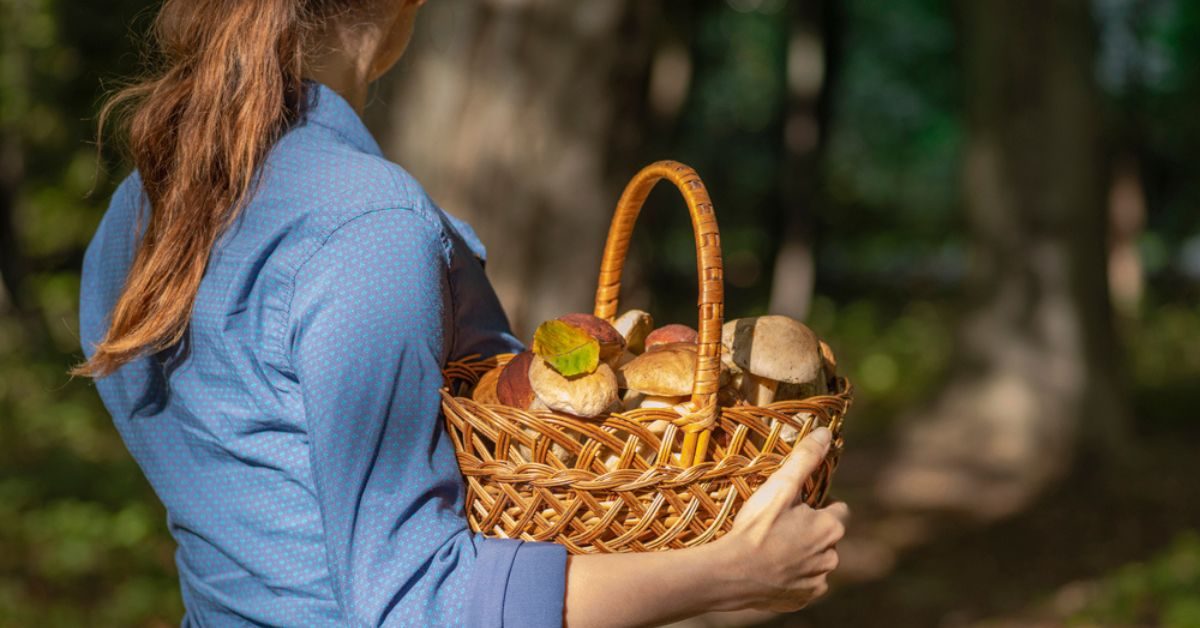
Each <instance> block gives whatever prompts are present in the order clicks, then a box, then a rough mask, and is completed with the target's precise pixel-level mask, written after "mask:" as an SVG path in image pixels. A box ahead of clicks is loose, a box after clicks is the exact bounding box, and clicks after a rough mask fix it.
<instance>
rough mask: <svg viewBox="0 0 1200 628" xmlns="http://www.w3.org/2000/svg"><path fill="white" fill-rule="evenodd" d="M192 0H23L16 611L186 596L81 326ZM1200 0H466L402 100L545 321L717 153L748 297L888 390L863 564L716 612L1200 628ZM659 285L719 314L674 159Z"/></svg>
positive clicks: (663, 305) (13, 101) (400, 152)
mask: <svg viewBox="0 0 1200 628" xmlns="http://www.w3.org/2000/svg"><path fill="white" fill-rule="evenodd" d="M154 4H155V3H152V2H147V1H145V0H108V1H107V2H78V1H69V0H0V280H2V283H0V625H4V626H10V625H11V626H34V625H37V626H52V625H62V626H77V625H94V626H137V625H170V624H177V622H178V619H179V617H180V613H181V604H180V600H179V594H178V587H177V583H176V580H175V576H174V567H173V559H172V552H173V544H172V542H171V540H170V538H169V537H168V536H167V534H166V528H165V525H164V517H165V515H164V512H163V511H162V508H161V506H160V505H159V504H158V502H157V501H156V499H155V497H154V495H153V493H152V491H151V490H150V488H149V486H148V484H147V483H146V482H145V481H144V480H143V478H142V476H141V475H140V472H139V471H138V469H137V467H136V466H135V465H134V463H133V462H132V460H131V459H130V458H129V456H128V455H127V453H126V451H125V449H124V447H123V445H122V444H121V442H120V440H119V438H118V436H117V434H116V433H115V431H114V430H113V429H112V427H111V425H110V422H109V419H108V417H107V415H106V414H105V412H104V410H103V408H102V407H101V405H100V403H99V400H98V398H97V396H96V394H95V392H94V389H93V387H92V386H91V385H90V384H89V382H87V381H82V380H76V381H71V380H69V379H68V378H67V376H66V375H65V371H66V369H67V368H68V366H69V365H70V364H72V363H73V362H74V361H76V360H77V359H79V357H80V355H81V352H80V349H79V346H78V337H77V322H76V303H77V291H78V287H79V280H78V271H79V267H80V263H81V257H82V251H83V250H84V247H85V246H86V244H87V242H88V239H89V238H90V236H91V234H92V231H93V229H94V228H95V226H96V225H97V223H98V221H99V220H100V217H101V214H102V212H103V210H104V207H105V205H106V202H107V199H108V196H109V194H110V193H111V191H112V190H113V189H114V187H115V185H116V183H117V182H118V181H119V180H120V179H121V178H122V177H123V176H124V175H125V174H126V172H127V168H128V166H127V165H126V164H125V163H123V162H122V160H121V156H120V155H119V153H117V152H115V151H109V150H107V149H106V151H105V152H104V154H103V155H101V156H98V155H97V151H96V146H95V143H94V137H93V135H94V132H95V115H96V111H97V108H98V104H99V102H100V101H101V98H102V96H103V94H104V93H105V92H106V90H110V89H112V88H113V87H114V86H115V85H117V84H118V82H119V81H120V79H121V77H127V76H129V75H131V74H132V73H135V72H136V71H137V70H138V68H139V67H140V58H141V57H140V52H141V50H142V48H143V41H142V34H143V33H144V32H145V31H146V27H147V25H148V24H149V20H150V19H151V18H152V15H153V6H154ZM1198 102H1200V3H1196V2H1193V1H1191V0H961V1H958V2H954V1H952V0H726V1H718V0H705V1H691V2H689V1H685V0H661V1H658V2H647V1H645V0H641V1H637V0H590V1H586V2H562V1H556V0H435V1H433V2H430V3H429V4H428V6H427V7H426V8H425V9H424V14H423V16H422V18H421V21H420V23H419V24H418V27H417V34H416V38H415V40H414V43H413V46H412V49H411V50H410V53H409V55H408V56H407V57H406V59H405V60H404V61H402V63H401V65H400V66H399V67H398V68H397V69H396V70H395V71H393V72H392V73H391V75H389V77H387V78H386V79H385V80H384V81H382V82H381V84H380V85H379V87H378V89H377V90H376V92H375V94H374V95H373V97H372V102H371V105H370V106H369V108H368V118H369V123H370V125H371V126H372V128H373V129H374V130H375V132H376V134H377V136H378V137H379V139H380V141H381V143H382V144H383V145H384V147H385V151H386V152H387V153H388V154H389V156H390V157H391V158H392V159H394V160H395V161H397V162H399V163H400V164H402V165H403V166H405V167H406V168H408V169H409V170H411V171H412V172H413V173H414V174H415V175H416V176H417V178H418V179H420V180H422V181H423V182H424V183H425V184H426V186H427V188H428V189H429V191H430V193H431V194H432V196H433V197H434V199H435V200H437V201H438V202H439V203H440V204H441V205H442V206H443V207H444V208H445V209H446V210H447V211H449V212H450V213H453V214H456V215H458V216H461V217H463V218H465V219H467V220H468V221H469V222H471V223H472V224H473V225H474V226H475V228H476V230H477V231H478V232H479V233H480V235H481V236H482V238H483V240H484V241H485V243H487V244H488V245H489V247H490V261H489V273H490V274H491V276H492V279H493V281H494V282H495V284H496V286H497V289H498V291H499V292H500V294H501V297H502V299H503V301H504V303H505V305H506V307H507V308H508V311H509V313H510V317H511V319H512V320H513V323H514V325H515V326H516V328H517V330H518V333H520V334H521V335H522V336H527V335H528V333H529V332H530V330H531V329H532V326H533V325H534V324H536V323H537V322H538V321H540V320H542V319H543V318H546V317H548V316H551V315H557V314H558V313H561V312H565V311H582V310H588V309H590V297H591V296H592V291H593V290H594V281H595V274H596V269H597V268H598V259H599V255H600V250H601V246H602V243H603V237H604V233H605V228H606V225H607V222H608V220H609V217H610V212H611V210H612V207H613V206H614V205H615V201H616V199H617V196H618V194H619V192H620V189H621V187H622V185H623V183H624V182H625V181H626V180H627V179H628V178H629V177H630V176H631V175H632V174H633V173H634V172H635V171H636V170H637V169H638V168H639V167H640V166H641V165H643V164H645V163H648V162H649V161H652V160H655V159H661V158H673V159H678V160H680V161H684V162H685V163H688V164H690V165H692V166H694V167H695V168H696V169H697V170H698V171H699V172H700V174H701V175H702V176H703V177H704V179H705V181H706V182H707V184H708V186H709V189H710V191H711V193H712V196H713V198H714V201H715V206H716V208H717V215H718V217H719V219H720V224H721V228H722V235H723V243H724V251H725V259H726V264H727V284H728V287H727V295H728V301H727V313H728V315H729V316H742V315H751V314H756V313H763V312H767V311H772V312H777V313H785V314H791V315H794V316H797V317H800V318H803V319H804V320H807V321H808V322H809V323H810V325H811V326H812V327H813V328H814V329H816V330H817V331H818V333H820V334H821V335H822V336H824V337H826V338H827V339H828V340H829V342H830V343H831V344H832V346H833V347H834V348H835V350H836V351H837V352H838V356H839V363H840V364H841V365H842V369H843V371H844V374H846V375H848V376H849V377H850V378H851V379H852V380H853V381H854V382H855V384H856V386H857V390H858V395H857V400H856V404H855V407H854V409H853V411H852V413H851V415H850V420H849V422H848V424H847V429H848V430H849V432H848V435H847V443H848V449H847V453H846V455H845V457H844V462H843V466H842V468H841V469H840V470H839V479H838V484H837V488H836V492H837V493H838V497H839V498H841V499H845V500H848V501H850V503H851V504H852V507H853V508H854V509H855V511H856V515H857V516H856V520H855V522H854V523H853V526H852V528H851V535H850V537H849V538H848V539H847V540H846V542H845V543H843V547H842V554H843V567H842V569H841V570H840V572H839V574H838V576H839V584H838V586H836V587H835V589H834V592H833V594H832V595H831V596H830V597H829V598H828V599H827V600H825V601H822V602H821V603H819V604H817V605H815V606H814V607H813V608H811V609H809V610H806V611H804V612H802V613H799V614H796V615H793V616H786V617H776V618H772V617H767V616H755V615H740V616H736V617H728V616H726V617H709V618H702V619H699V620H695V621H693V622H691V625H694V626H704V625H727V624H730V623H743V624H745V623H755V622H762V623H767V624H769V625H778V626H807V625H849V626H869V625H890V626H935V625H938V626H968V625H990V626H1006V625H1011V626H1029V625H1046V626H1056V625H1105V626H1110V625H1111V626H1154V625H1163V626H1200V483H1198V482H1196V481H1195V478H1196V477H1197V476H1198V475H1200V457H1198V456H1197V455H1196V453H1195V444H1194V443H1195V442H1196V439H1197V437H1200V421H1198V418H1197V416H1196V414H1197V411H1196V408H1197V407H1198V406H1200V386H1197V383H1198V382H1200V298H1198V297H1200V212H1197V207H1198V206H1200V177H1196V176H1195V174H1196V164H1197V163H1200V115H1197V113H1196V108H1197V103H1198ZM651 200H652V203H651V205H650V206H648V207H647V209H646V211H645V212H644V213H643V217H642V220H641V223H640V224H639V232H638V234H637V239H636V241H635V247H634V253H633V259H632V260H631V263H632V265H633V266H632V272H631V273H630V277H629V280H630V281H629V283H628V285H627V286H626V303H628V304H630V305H636V306H642V307H647V308H648V309H650V310H651V311H653V312H654V313H655V314H656V316H657V317H658V318H659V320H663V321H678V322H694V317H695V311H694V309H693V308H694V305H693V304H694V302H695V301H694V298H695V285H696V280H695V276H694V274H695V270H694V269H695V263H694V257H693V256H694V252H693V247H692V235H691V232H690V226H689V223H688V220H687V218H686V212H685V211H684V209H683V206H682V203H680V202H679V200H678V199H677V198H675V197H674V195H673V194H671V193H668V192H666V191H660V192H657V193H656V194H655V195H654V196H653V197H652V199H651Z"/></svg>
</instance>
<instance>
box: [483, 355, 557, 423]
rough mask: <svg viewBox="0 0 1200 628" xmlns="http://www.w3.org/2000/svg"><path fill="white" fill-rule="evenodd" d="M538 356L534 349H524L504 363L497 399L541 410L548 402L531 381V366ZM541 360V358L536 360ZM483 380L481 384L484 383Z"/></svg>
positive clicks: (520, 407) (517, 405) (525, 407)
mask: <svg viewBox="0 0 1200 628" xmlns="http://www.w3.org/2000/svg"><path fill="white" fill-rule="evenodd" d="M536 358H537V356H535V355H534V354H533V352H532V351H522V352H521V353H518V354H517V355H516V356H514V357H513V359H511V360H509V361H508V364H506V365H504V368H503V370H501V371H500V375H499V376H498V378H497V380H496V399H497V400H498V401H499V402H500V403H502V404H504V405H506V406H509V407H512V408H518V409H520V410H531V411H534V412H539V411H543V410H546V409H547V408H546V404H544V403H542V402H541V400H539V399H538V397H537V395H536V394H534V392H533V386H532V385H530V382H529V371H530V366H531V365H532V364H533V362H534V361H535V359H536ZM536 361H538V362H541V360H540V359H538V360H536ZM482 383H483V382H482V380H480V384H481V385H482Z"/></svg>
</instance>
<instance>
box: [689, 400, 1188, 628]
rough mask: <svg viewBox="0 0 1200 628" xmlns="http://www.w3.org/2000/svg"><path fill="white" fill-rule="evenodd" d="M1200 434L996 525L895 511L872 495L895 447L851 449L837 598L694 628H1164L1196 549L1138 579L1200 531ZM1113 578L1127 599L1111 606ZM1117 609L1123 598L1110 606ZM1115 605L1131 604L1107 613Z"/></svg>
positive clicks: (1153, 448) (1143, 443)
mask: <svg viewBox="0 0 1200 628" xmlns="http://www.w3.org/2000/svg"><path fill="white" fill-rule="evenodd" d="M1198 428H1200V426H1196V427H1193V426H1187V425H1186V424H1184V425H1181V424H1179V423H1175V424H1174V425H1172V426H1171V427H1170V429H1167V430H1162V429H1159V430H1158V431H1146V433H1142V434H1139V435H1138V437H1137V438H1138V441H1137V452H1138V453H1137V454H1136V455H1135V456H1134V458H1133V459H1132V460H1131V461H1129V462H1128V464H1127V465H1126V466H1125V468H1123V469H1121V470H1111V469H1108V470H1104V471H1089V469H1086V468H1085V469H1079V470H1077V471H1076V472H1075V473H1074V474H1072V475H1071V476H1070V477H1068V478H1067V479H1065V480H1064V481H1063V482H1062V483H1060V484H1059V485H1058V486H1057V487H1056V488H1055V489H1053V490H1051V491H1049V492H1048V493H1047V494H1045V495H1043V496H1042V498H1040V499H1039V500H1037V502H1036V503H1034V504H1032V505H1030V506H1029V507H1027V508H1025V509H1023V510H1022V511H1021V513H1019V514H1017V515H1015V516H1012V517H1009V518H1006V519H1004V520H1001V521H996V522H991V523H981V522H973V521H967V520H963V519H950V518H947V517H943V516H937V515H932V514H924V515H916V514H902V513H896V512H888V511H887V510H885V509H883V508H882V507H881V506H880V505H879V502H878V501H877V500H876V498H875V496H874V493H873V490H872V487H873V486H875V484H876V480H877V476H878V470H879V469H882V468H883V467H884V466H885V465H884V462H885V461H886V460H887V457H888V455H889V452H890V451H891V449H890V448H889V447H888V446H887V444H886V443H884V442H879V441H882V439H879V438H876V439H874V440H875V441H877V442H875V443H868V444H861V445H860V444H850V445H848V447H847V450H846V453H845V454H844V456H843V459H842V464H841V466H840V468H839V470H838V476H837V480H836V482H835V493H836V494H835V498H837V499H841V500H845V501H847V502H849V503H850V504H851V506H852V509H853V511H854V513H853V521H852V523H851V526H850V529H849V532H848V534H847V538H846V539H845V540H844V541H843V542H842V543H841V544H840V545H839V551H840V553H841V555H842V566H841V568H840V569H839V570H838V572H837V574H836V575H837V578H836V579H835V582H834V586H833V589H832V592H831V594H830V595H829V596H828V597H827V598H826V599H824V600H822V601H820V602H818V603H817V604H814V605H813V606H812V607H810V608H808V609H805V610H804V611H801V612H799V613H796V614H792V615H785V616H767V615H754V614H729V615H723V616H722V615H712V616H708V617H705V618H700V619H697V620H693V621H692V622H689V623H688V625H689V626H692V627H701V626H735V625H738V626H747V625H755V626H760V627H762V628H766V627H783V626H796V627H804V626H853V627H858V626H889V627H896V628H903V627H907V626H914V627H917V626H919V627H922V628H925V627H930V626H940V627H958V626H993V627H995V626H1031V627H1038V626H1062V625H1085V626H1089V625H1103V626H1158V625H1164V622H1163V618H1162V617H1161V616H1160V614H1161V613H1162V612H1163V606H1165V605H1166V604H1167V603H1168V602H1174V601H1173V600H1166V601H1163V600H1157V599H1155V596H1156V595H1159V593H1160V592H1157V591H1155V590H1154V587H1156V586H1157V587H1159V588H1160V589H1161V588H1168V589H1169V588H1170V587H1172V586H1173V587H1175V588H1176V589H1179V588H1180V586H1189V587H1190V586H1194V585H1192V584H1187V585H1180V584H1179V583H1178V581H1179V580H1180V579H1186V581H1187V583H1200V580H1197V578H1198V577H1200V576H1198V575H1197V574H1200V564H1197V563H1198V562H1200V559H1197V556H1200V554H1197V553H1196V550H1195V549H1194V547H1200V544H1193V545H1192V546H1189V550H1188V551H1189V552H1191V553H1190V554H1189V555H1188V556H1187V557H1186V558H1185V560H1187V561H1189V562H1187V564H1186V565H1185V566H1184V567H1183V569H1185V570H1186V573H1184V574H1180V573H1179V572H1180V567H1179V566H1178V562H1179V561H1178V560H1175V563H1173V564H1170V565H1168V567H1167V568H1168V569H1169V570H1174V571H1169V572H1168V573H1167V574H1165V575H1161V574H1158V573H1149V574H1148V575H1142V573H1141V572H1139V571H1137V570H1139V569H1141V570H1143V571H1144V570H1146V569H1148V568H1147V567H1145V565H1146V564H1147V561H1148V560H1151V559H1154V557H1156V556H1161V555H1162V554H1163V552H1169V551H1174V550H1170V548H1171V547H1172V546H1173V544H1174V545H1175V546H1178V545H1179V539H1181V538H1183V539H1193V540H1194V539H1195V537H1194V536H1189V535H1194V534H1196V533H1197V532H1198V531H1200V456H1198V455H1197V454H1196V449H1195V443H1196V442H1197V438H1198V437H1200V429H1198ZM1158 560H1159V562H1162V560H1163V559H1158ZM1172 560H1173V559H1172ZM1131 566H1132V567H1131ZM1131 569H1132V570H1133V571H1131ZM1160 571H1161V569H1160ZM1114 574H1116V575H1115V576H1114ZM1121 574H1126V575H1124V576H1123V575H1121ZM1121 578H1123V580H1120V579H1121ZM1131 578H1132V579H1133V580H1134V581H1135V583H1134V584H1132V585H1130V584H1129V582H1130V580H1131ZM1114 579H1118V580H1120V581H1119V582H1118V583H1117V586H1124V587H1125V589H1126V591H1125V595H1124V596H1123V597H1122V596H1121V595H1116V596H1114V595H1113V594H1112V592H1111V590H1112V588H1113V586H1114V585H1113V581H1114ZM1163 580H1166V583H1165V584H1163V582H1162V581H1163ZM1138 582H1144V584H1137V583H1138ZM1131 587H1132V589H1131ZM1139 587H1140V588H1139ZM1143 589H1144V590H1143ZM1184 591H1185V592H1184V593H1183V594H1182V595H1186V596H1189V597H1190V599H1187V600H1183V603H1185V604H1187V605H1188V606H1187V608H1186V611H1187V613H1188V614H1187V615H1186V617H1188V618H1191V617H1200V616H1197V615H1194V614H1193V613H1195V612H1196V609H1197V608H1198V607H1200V589H1195V588H1188V589H1184ZM1166 595H1170V592H1169V591H1168V592H1167V594H1166ZM1174 595H1176V596H1179V595H1180V593H1178V592H1176V593H1175V594H1174ZM1112 597H1119V598H1121V599H1120V600H1118V601H1116V602H1113V601H1112V600H1109V599H1100V598H1112ZM1160 597H1161V596H1160ZM1114 603H1115V604H1123V605H1124V606H1123V607H1120V608H1117V609H1116V610H1115V611H1110V610H1104V609H1108V608H1110V607H1112V604H1114ZM1106 605H1107V606H1106ZM1097 607H1099V608H1101V609H1102V610H1101V611H1099V613H1100V614H1099V616H1098V615H1097V611H1096V608H1097ZM1105 613H1110V614H1105ZM1190 621H1191V620H1190V619H1185V620H1184V624H1186V625H1200V624H1192V623H1189V622H1190ZM1196 621H1200V619H1197V620H1196ZM1166 623H1174V624H1175V625H1184V624H1180V623H1179V620H1176V621H1174V622H1166Z"/></svg>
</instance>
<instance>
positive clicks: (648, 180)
mask: <svg viewBox="0 0 1200 628" xmlns="http://www.w3.org/2000/svg"><path fill="white" fill-rule="evenodd" d="M662 179H666V180H668V181H670V182H671V183H674V184H675V187H676V188H678V189H679V192H680V193H681V194H683V198H684V200H686V201H687V206H688V211H689V212H690V213H691V216H692V230H693V232H694V233H695V235H696V268H697V270H698V274H699V279H700V298H699V302H698V305H699V308H700V325H699V327H698V328H697V331H698V332H699V337H698V338H697V343H698V346H697V355H698V358H699V359H698V360H697V363H696V380H695V383H694V384H693V386H692V405H693V406H694V407H695V408H697V409H698V412H697V413H696V414H694V415H689V416H688V417H685V418H686V419H687V421H685V422H684V423H685V424H684V425H681V427H682V428H683V430H684V431H685V432H686V433H687V434H688V436H691V437H693V438H694V437H695V434H696V433H697V432H700V431H703V430H711V429H712V426H713V425H714V424H715V423H716V418H717V415H718V412H719V410H718V408H717V389H718V388H719V387H720V385H721V384H720V381H719V380H720V376H721V325H722V324H724V322H725V321H724V318H725V282H724V274H725V270H724V266H723V265H722V262H721V234H720V232H719V231H718V230H717V217H716V215H715V214H714V213H713V206H712V200H711V199H709V197H708V190H706V189H705V188H704V183H703V182H702V181H700V176H699V175H697V174H696V171H695V170H692V169H691V168H689V167H688V166H685V165H683V164H681V163H679V162H677V161H659V162H655V163H653V164H650V165H649V166H646V167H645V168H643V169H642V171H641V172H639V173H637V174H636V175H635V176H634V177H633V179H632V180H631V181H630V182H629V185H628V186H626V187H625V192H624V193H622V194H621V200H620V201H619V202H618V203H617V211H616V214H615V215H614V216H613V221H612V225H611V226H610V227H609V230H608V241H607V242H606V243H605V244H604V257H603V258H602V259H601V261H600V281H599V287H597V288H596V309H595V312H594V313H595V315H596V316H598V317H600V318H603V319H605V320H609V321H611V320H612V319H613V318H614V317H615V316H616V315H617V302H618V297H619V296H620V291H621V270H622V269H623V268H624V266H625V256H626V255H627V254H628V253H629V240H630V237H631V236H632V235H633V224H634V222H635V221H636V220H637V217H638V213H639V212H641V210H642V205H643V204H644V203H645V202H646V197H647V196H649V195H650V191H651V190H653V189H654V186H655V184H657V183H658V182H659V181H660V180H662ZM704 440H705V441H706V440H707V439H704ZM693 442H694V441H693ZM684 449H685V452H684V457H685V458H687V457H688V456H687V453H688V452H687V449H688V446H687V445H686V444H685V447H684ZM681 462H683V463H684V464H688V462H687V461H686V460H684V461H681Z"/></svg>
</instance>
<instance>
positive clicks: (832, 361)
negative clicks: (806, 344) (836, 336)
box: [821, 340, 837, 379]
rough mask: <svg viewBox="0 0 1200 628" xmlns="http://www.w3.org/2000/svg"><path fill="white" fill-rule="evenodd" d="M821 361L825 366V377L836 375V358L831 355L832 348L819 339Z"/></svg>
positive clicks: (830, 377)
mask: <svg viewBox="0 0 1200 628" xmlns="http://www.w3.org/2000/svg"><path fill="white" fill-rule="evenodd" d="M821 363H822V364H823V365H824V367H825V377H826V378H827V379H832V378H833V376H835V375H837V358H836V357H835V356H834V355H833V349H832V348H831V347H830V346H829V345H827V344H825V341H824V340H822V341H821Z"/></svg>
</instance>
